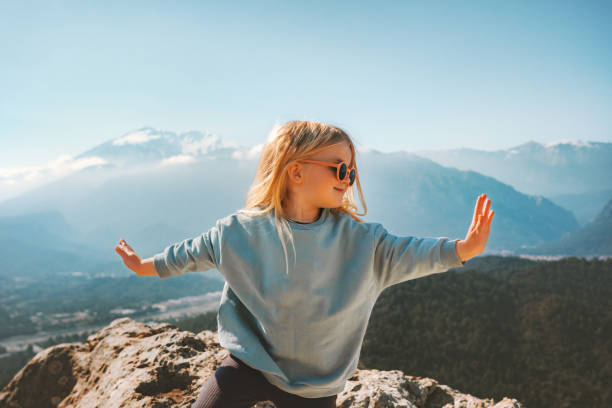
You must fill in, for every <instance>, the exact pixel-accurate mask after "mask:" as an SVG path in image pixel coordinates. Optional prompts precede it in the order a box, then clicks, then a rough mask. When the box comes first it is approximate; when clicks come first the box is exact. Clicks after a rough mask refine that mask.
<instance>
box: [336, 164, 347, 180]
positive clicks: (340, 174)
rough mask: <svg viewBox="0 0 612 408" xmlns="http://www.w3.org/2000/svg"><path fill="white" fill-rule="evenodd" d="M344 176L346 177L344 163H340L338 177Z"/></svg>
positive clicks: (342, 178)
mask: <svg viewBox="0 0 612 408" xmlns="http://www.w3.org/2000/svg"><path fill="white" fill-rule="evenodd" d="M344 177H346V164H344V163H342V164H341V165H340V172H339V173H338V178H339V179H340V180H344Z"/></svg>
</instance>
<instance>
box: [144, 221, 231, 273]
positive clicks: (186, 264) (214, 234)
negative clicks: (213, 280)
mask: <svg viewBox="0 0 612 408" xmlns="http://www.w3.org/2000/svg"><path fill="white" fill-rule="evenodd" d="M219 244H220V234H219V224H218V223H217V225H215V226H214V227H212V228H211V229H210V230H208V231H206V232H205V233H203V234H202V235H199V236H197V237H195V238H189V239H186V240H184V241H182V242H177V243H176V244H172V245H170V246H168V247H166V249H165V250H164V251H163V252H160V253H158V254H155V255H154V256H153V264H154V265H155V271H156V272H157V274H158V275H159V277H160V278H168V277H170V276H180V275H183V274H185V273H186V272H203V271H206V270H209V269H213V268H217V265H218V264H219V254H220V245H219Z"/></svg>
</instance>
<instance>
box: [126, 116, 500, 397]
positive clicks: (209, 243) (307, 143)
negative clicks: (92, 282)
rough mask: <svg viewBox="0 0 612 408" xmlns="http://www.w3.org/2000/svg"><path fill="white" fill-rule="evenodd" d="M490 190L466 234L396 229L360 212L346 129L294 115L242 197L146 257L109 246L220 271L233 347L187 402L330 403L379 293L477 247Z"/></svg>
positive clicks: (152, 272) (166, 268)
mask: <svg viewBox="0 0 612 408" xmlns="http://www.w3.org/2000/svg"><path fill="white" fill-rule="evenodd" d="M355 186H356V187H357V190H358V192H359V196H360V200H361V203H362V204H363V208H364V212H363V213H362V214H358V213H357V212H356V209H357V206H356V205H355V200H354V190H355ZM485 199H486V195H485V194H482V195H481V196H480V197H478V200H477V201H476V208H475V211H474V217H473V219H472V225H471V227H470V229H469V231H468V233H467V236H466V238H465V240H452V241H451V240H449V239H448V238H446V237H440V238H416V237H411V236H406V237H399V236H395V235H392V234H390V233H388V232H387V230H386V229H385V228H384V227H383V226H382V225H381V224H379V223H368V222H364V221H363V220H362V219H360V218H359V217H360V216H363V215H365V214H366V211H367V210H366V206H365V202H364V199H363V194H362V191H361V184H360V181H359V176H358V173H357V164H356V161H355V147H354V145H353V142H352V140H351V138H350V137H349V136H348V135H347V134H346V132H344V131H343V130H342V129H340V128H338V127H336V126H332V125H329V124H324V123H317V122H309V121H292V122H288V123H285V124H284V125H282V126H279V127H276V128H274V129H273V130H272V131H271V133H270V136H269V137H268V140H267V142H266V144H265V146H264V148H263V150H262V153H261V157H260V160H259V164H258V167H257V171H256V174H255V179H254V181H253V183H252V185H251V187H250V189H249V192H248V194H247V199H246V205H245V208H243V209H241V210H238V211H237V212H235V213H233V214H230V215H228V216H226V217H225V218H222V219H219V220H218V221H217V222H216V225H215V226H213V227H212V228H211V229H210V230H208V231H207V232H205V233H203V234H201V235H200V236H198V237H195V238H191V239H186V240H184V241H182V242H179V243H175V244H173V245H170V246H168V247H167V248H166V249H165V250H164V251H163V252H161V253H158V254H156V255H154V256H153V257H151V258H147V259H141V258H140V257H139V256H138V255H137V254H136V252H134V250H133V249H132V248H131V247H130V246H129V245H128V244H127V243H126V242H125V240H123V239H121V240H120V241H119V245H118V246H117V247H116V248H115V250H116V251H117V253H118V254H119V255H120V256H121V257H122V259H123V261H124V263H125V265H126V266H127V267H128V268H130V269H132V270H133V271H134V272H136V273H137V274H138V275H141V276H159V277H161V278H167V277H169V276H179V275H182V274H184V273H186V272H188V271H190V272H196V271H205V270H208V269H212V268H216V269H217V270H218V271H219V272H220V273H222V274H223V276H224V277H225V280H226V283H225V286H224V288H223V293H222V295H221V301H220V306H219V313H218V316H217V322H218V335H219V343H220V344H221V346H222V347H224V348H226V349H227V350H228V351H229V352H230V354H229V356H228V357H227V358H226V359H225V360H224V361H223V363H222V364H221V366H220V367H219V368H218V369H217V370H216V371H215V373H214V375H212V376H211V377H210V378H209V379H208V381H207V382H206V383H205V384H204V386H203V387H202V389H201V391H200V394H199V397H198V399H197V401H196V402H195V403H194V404H193V405H192V407H195V408H204V407H208V408H210V407H251V406H252V405H253V404H255V403H256V402H257V401H265V400H271V401H273V402H274V403H275V404H276V406H277V407H279V408H285V407H335V402H336V396H337V394H338V393H339V392H341V391H342V390H343V389H344V386H345V382H346V380H347V379H348V378H350V377H351V376H352V375H353V372H354V371H355V369H356V367H357V363H358V361H359V353H360V351H361V344H362V341H363V337H364V335H365V332H366V328H367V323H368V319H369V317H370V312H371V311H372V308H373V307H374V304H375V303H376V299H377V298H378V296H379V295H380V294H381V292H382V291H383V290H384V289H385V288H387V287H389V286H391V285H395V284H397V283H400V282H404V281H406V280H409V279H416V278H420V277H423V276H426V275H430V274H433V273H440V272H444V271H446V270H448V269H449V268H454V267H461V266H463V265H464V264H465V261H466V260H467V259H469V258H471V257H473V256H476V255H478V254H480V253H481V252H482V251H483V250H484V247H485V245H486V242H487V239H488V236H489V228H490V224H491V220H492V218H493V214H494V212H493V211H491V212H490V213H489V206H490V201H489V200H487V202H486V205H485V206H484V209H483V203H484V202H485ZM289 249H290V250H289Z"/></svg>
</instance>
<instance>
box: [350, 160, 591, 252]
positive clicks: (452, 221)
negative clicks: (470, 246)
mask: <svg viewBox="0 0 612 408" xmlns="http://www.w3.org/2000/svg"><path fill="white" fill-rule="evenodd" d="M358 166H359V168H360V173H359V174H360V177H361V180H362V183H363V187H364V188H363V190H364V195H365V197H366V203H367V205H368V214H369V218H370V219H372V220H375V221H380V222H382V223H383V224H384V225H386V226H387V227H388V228H389V229H390V230H391V231H392V232H394V233H396V234H407V235H408V234H409V235H421V236H447V237H457V238H462V239H463V238H464V237H465V235H466V233H467V231H468V229H469V227H470V225H471V222H472V216H473V214H474V207H475V203H476V198H477V197H478V195H480V194H481V193H483V192H484V193H486V194H487V197H488V198H489V199H490V200H491V203H492V205H491V208H492V209H493V210H494V211H495V216H494V218H493V221H492V223H491V231H490V236H489V241H488V242H487V248H486V249H485V254H495V253H520V252H521V250H522V249H523V248H525V247H527V246H532V245H537V244H539V243H541V242H546V241H550V240H553V239H556V238H558V237H560V236H562V235H563V234H564V233H566V232H571V231H575V230H576V229H578V228H579V225H578V223H577V222H576V220H575V218H574V216H573V214H572V213H571V212H570V211H568V210H566V209H564V208H561V207H559V206H558V205H556V204H555V203H553V202H552V201H550V200H548V199H546V198H544V197H542V196H530V195H526V194H523V193H520V192H518V191H517V190H515V189H514V188H513V187H512V186H510V185H507V184H504V183H501V182H499V181H498V180H496V179H494V178H492V177H489V176H487V175H483V174H480V173H477V172H474V171H462V170H458V169H456V168H452V167H444V166H442V165H440V164H438V163H436V162H434V161H432V160H429V159H426V158H423V157H421V156H418V155H415V154H411V153H407V152H398V153H380V152H376V151H371V152H369V153H368V154H366V155H364V156H363V157H362V158H361V160H360V161H359V162H358Z"/></svg>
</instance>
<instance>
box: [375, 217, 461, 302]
mask: <svg viewBox="0 0 612 408" xmlns="http://www.w3.org/2000/svg"><path fill="white" fill-rule="evenodd" d="M374 236H375V252H374V272H375V274H376V277H377V279H378V282H379V283H380V290H381V291H382V290H383V289H385V288H387V287H389V286H391V285H395V284H398V283H401V282H405V281H407V280H410V279H417V278H421V277H423V276H427V275H431V274H434V273H440V272H445V271H447V270H448V269H450V268H459V267H462V266H463V265H465V261H460V260H459V256H458V255H457V250H456V249H455V244H456V242H457V241H458V240H456V239H455V240H449V238H447V237H439V238H417V237H412V236H405V237H398V236H395V235H393V234H390V233H389V232H388V231H387V230H386V229H385V228H384V227H383V226H382V225H380V224H377V225H376V228H375V234H374Z"/></svg>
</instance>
